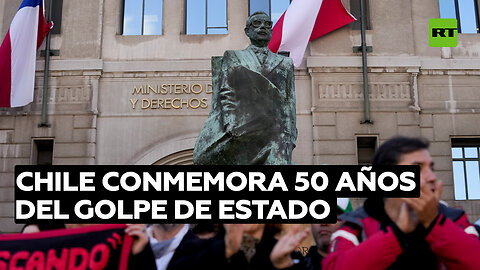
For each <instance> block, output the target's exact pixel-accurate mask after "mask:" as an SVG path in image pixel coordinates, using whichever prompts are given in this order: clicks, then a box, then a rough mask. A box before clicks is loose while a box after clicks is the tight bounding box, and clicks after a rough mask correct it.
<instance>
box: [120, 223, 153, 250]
mask: <svg viewBox="0 0 480 270" xmlns="http://www.w3.org/2000/svg"><path fill="white" fill-rule="evenodd" d="M125 233H126V234H128V235H130V236H132V237H133V243H132V254H133V255H137V254H138V253H140V252H142V250H143V249H144V248H145V246H146V245H147V244H148V235H147V225H145V224H127V228H125Z"/></svg>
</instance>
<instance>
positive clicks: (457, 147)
mask: <svg viewBox="0 0 480 270" xmlns="http://www.w3.org/2000/svg"><path fill="white" fill-rule="evenodd" d="M466 149H468V151H469V153H467V152H466V151H467V150H466ZM473 149H475V150H473ZM459 151H460V152H459ZM472 153H474V155H472ZM451 158H452V175H453V183H454V184H453V186H454V198H455V200H467V201H471V200H480V191H478V193H479V194H473V193H471V194H469V193H470V192H469V190H470V189H469V186H472V185H475V181H476V182H477V184H476V185H478V186H480V178H479V176H480V138H452V140H451ZM469 162H470V163H471V162H476V170H475V169H473V176H472V175H470V177H469V170H468V163H469ZM471 164H472V163H471ZM473 164H475V163H473ZM456 165H460V168H458V166H456ZM460 170H461V171H460ZM471 172H472V171H471ZM475 173H476V178H477V179H475ZM457 176H461V177H457ZM472 178H473V179H472ZM457 187H459V188H461V189H462V190H457ZM474 190H477V189H474ZM457 193H458V194H457ZM463 193H464V196H463Z"/></svg>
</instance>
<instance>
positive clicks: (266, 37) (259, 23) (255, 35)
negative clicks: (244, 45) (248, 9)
mask: <svg viewBox="0 0 480 270" xmlns="http://www.w3.org/2000/svg"><path fill="white" fill-rule="evenodd" d="M272 26H273V23H272V20H270V17H269V16H268V15H267V14H266V13H265V12H263V11H257V12H255V13H253V14H252V15H250V16H249V17H248V19H247V23H246V26H245V34H246V35H247V36H248V37H249V38H250V41H251V42H252V44H253V45H255V46H259V47H263V46H267V45H268V43H269V42H270V39H271V38H272Z"/></svg>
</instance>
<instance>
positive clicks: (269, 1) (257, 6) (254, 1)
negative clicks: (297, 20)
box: [249, 0, 292, 25]
mask: <svg viewBox="0 0 480 270" xmlns="http://www.w3.org/2000/svg"><path fill="white" fill-rule="evenodd" d="M290 2H292V1H291V0H250V8H249V15H252V14H253V13H255V11H263V12H265V13H267V14H268V16H270V19H271V20H272V22H273V25H275V24H276V23H277V21H278V19H280V17H281V16H282V14H283V13H284V12H285V10H287V8H288V6H289V5H290Z"/></svg>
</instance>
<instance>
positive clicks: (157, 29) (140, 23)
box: [123, 0, 163, 35]
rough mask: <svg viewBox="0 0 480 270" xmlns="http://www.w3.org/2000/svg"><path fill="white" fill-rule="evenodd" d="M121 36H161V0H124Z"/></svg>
mask: <svg viewBox="0 0 480 270" xmlns="http://www.w3.org/2000/svg"><path fill="white" fill-rule="evenodd" d="M123 4H124V6H123V11H124V12H123V35H161V34H162V15H163V0H125V1H124V3H123Z"/></svg>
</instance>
